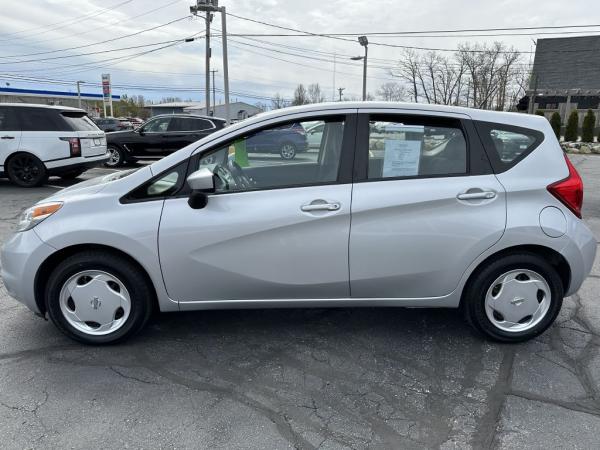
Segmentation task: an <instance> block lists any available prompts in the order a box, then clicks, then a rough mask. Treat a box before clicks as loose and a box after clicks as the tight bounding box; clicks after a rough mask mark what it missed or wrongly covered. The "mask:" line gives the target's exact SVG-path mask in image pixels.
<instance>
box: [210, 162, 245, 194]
mask: <svg viewBox="0 0 600 450" xmlns="http://www.w3.org/2000/svg"><path fill="white" fill-rule="evenodd" d="M213 173H214V174H215V175H217V179H218V180H220V181H221V183H222V185H221V186H217V189H218V190H227V191H233V190H238V189H248V188H251V187H252V186H253V185H254V182H253V181H252V179H250V178H249V177H248V176H247V175H246V174H245V173H244V171H243V170H242V168H241V167H240V165H239V164H238V163H236V162H235V161H233V160H230V161H228V162H227V164H226V165H221V164H217V165H216V166H215V168H214V169H213Z"/></svg>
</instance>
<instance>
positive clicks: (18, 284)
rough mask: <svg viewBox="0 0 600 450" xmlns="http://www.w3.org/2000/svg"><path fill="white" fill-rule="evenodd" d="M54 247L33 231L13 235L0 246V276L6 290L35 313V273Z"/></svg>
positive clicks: (36, 308) (36, 311)
mask: <svg viewBox="0 0 600 450" xmlns="http://www.w3.org/2000/svg"><path fill="white" fill-rule="evenodd" d="M54 252H55V249H54V248H52V247H50V246H49V245H48V244H45V243H44V242H42V240H41V239H40V238H39V237H38V235H37V234H36V233H35V231H34V230H33V229H32V230H28V231H24V232H21V233H15V234H13V235H12V236H11V237H10V238H9V239H8V241H6V243H5V244H4V245H3V246H2V249H0V276H1V277H2V280H3V282H4V286H6V290H7V291H8V293H9V294H10V295H11V297H14V298H15V299H16V300H17V301H19V302H21V303H23V304H24V305H25V306H27V307H28V308H29V309H31V310H32V311H33V312H35V313H38V314H39V313H41V311H40V310H39V308H38V306H37V304H36V302H35V276H36V274H37V272H38V269H39V268H40V266H41V265H42V263H43V262H44V261H45V260H46V258H48V257H49V256H50V255H51V254H52V253H54Z"/></svg>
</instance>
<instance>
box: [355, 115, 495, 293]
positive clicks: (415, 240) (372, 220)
mask: <svg viewBox="0 0 600 450" xmlns="http://www.w3.org/2000/svg"><path fill="white" fill-rule="evenodd" d="M359 121H360V128H359V135H358V136H359V137H358V139H357V149H356V151H357V153H356V164H357V167H356V176H357V178H356V180H355V184H354V188H353V193H352V228H351V234H350V285H351V292H352V297H357V298H405V299H412V298H431V297H442V296H445V295H447V294H450V293H451V292H452V291H453V290H454V289H455V288H456V287H457V285H458V283H459V280H460V278H461V276H462V274H463V273H464V271H465V270H466V269H467V267H468V266H469V264H471V262H472V261H473V260H475V258H477V256H479V255H480V254H481V253H482V252H484V251H485V250H486V249H488V248H489V247H491V246H492V245H494V244H495V243H496V242H498V240H499V239H500V237H501V236H502V234H503V233H504V229H505V221H506V199H505V192H504V189H503V187H502V185H501V184H500V183H499V182H498V180H497V179H496V177H495V176H494V175H493V174H492V173H491V168H490V164H489V161H488V160H487V158H486V157H485V154H484V152H483V148H482V145H481V142H480V141H479V140H478V137H477V135H476V133H475V131H474V128H473V124H472V123H471V121H470V120H469V117H467V116H462V115H453V116H449V115H444V116H442V115H436V114H430V115H423V114H417V115H415V113H414V112H407V114H401V113H390V112H389V110H388V111H384V110H380V111H377V110H373V111H371V112H370V113H369V114H361V115H360V119H359Z"/></svg>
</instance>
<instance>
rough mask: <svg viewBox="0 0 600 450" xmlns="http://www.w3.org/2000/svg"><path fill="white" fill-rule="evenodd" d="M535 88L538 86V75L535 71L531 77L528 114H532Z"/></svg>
mask: <svg viewBox="0 0 600 450" xmlns="http://www.w3.org/2000/svg"><path fill="white" fill-rule="evenodd" d="M537 88H538V75H537V73H536V74H535V75H534V78H533V94H532V95H531V98H530V99H529V114H533V113H534V112H535V111H534V109H535V97H536V96H537Z"/></svg>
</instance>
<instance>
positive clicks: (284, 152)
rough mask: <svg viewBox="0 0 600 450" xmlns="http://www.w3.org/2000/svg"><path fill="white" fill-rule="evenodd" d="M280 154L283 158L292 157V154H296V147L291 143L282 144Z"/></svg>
mask: <svg viewBox="0 0 600 450" xmlns="http://www.w3.org/2000/svg"><path fill="white" fill-rule="evenodd" d="M280 154H281V157H282V158H283V159H294V156H296V147H294V145H293V144H283V145H282V146H281V150H280Z"/></svg>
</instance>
